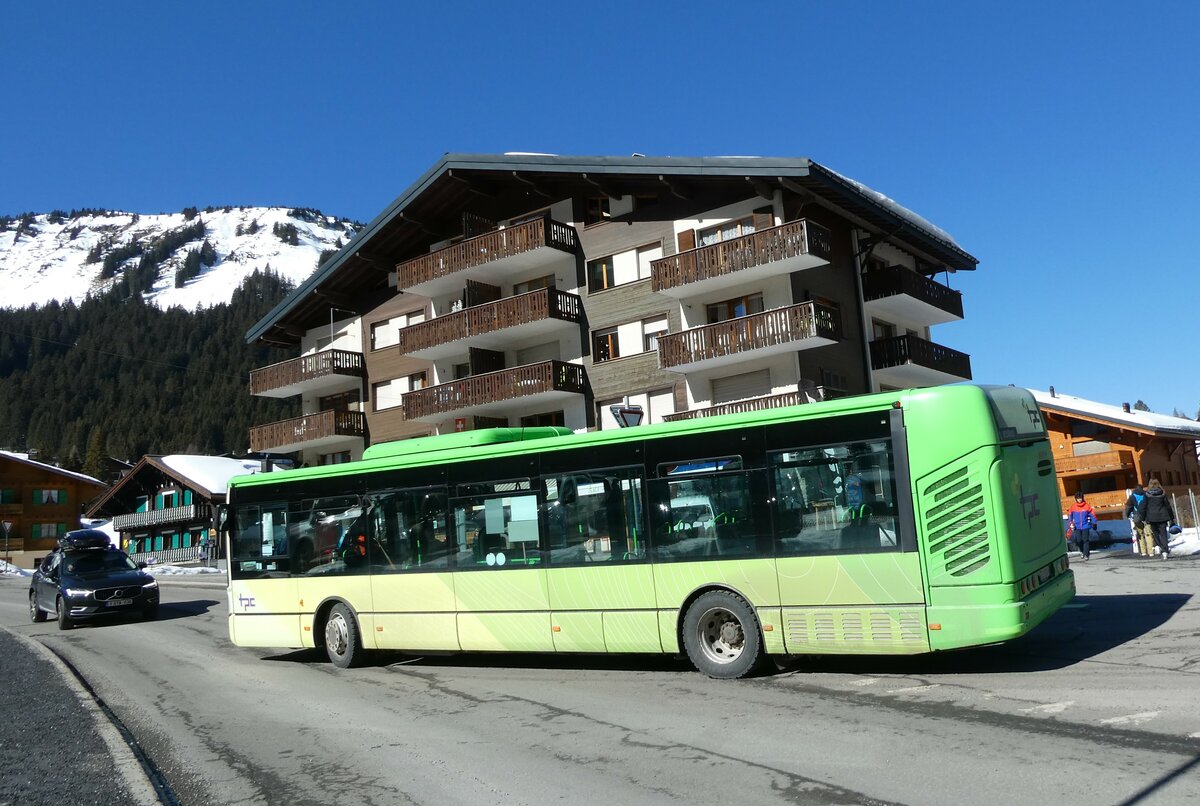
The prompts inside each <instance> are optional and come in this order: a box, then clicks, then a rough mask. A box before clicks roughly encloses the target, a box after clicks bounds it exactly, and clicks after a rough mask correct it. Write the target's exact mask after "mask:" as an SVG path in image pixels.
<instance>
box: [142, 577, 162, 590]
mask: <svg viewBox="0 0 1200 806" xmlns="http://www.w3.org/2000/svg"><path fill="white" fill-rule="evenodd" d="M142 587H143V588H157V587H158V580H157V579H152V580H150V581H149V582H147V583H146V584H145V585H143V586H142Z"/></svg>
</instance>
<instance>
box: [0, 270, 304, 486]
mask: <svg viewBox="0 0 1200 806" xmlns="http://www.w3.org/2000/svg"><path fill="white" fill-rule="evenodd" d="M290 290H291V288H290V287H289V285H288V284H287V282H286V281H284V280H283V279H281V278H280V277H279V276H277V275H275V274H273V273H260V272H256V273H254V274H252V275H250V276H249V277H247V278H246V280H245V281H244V282H243V283H242V285H241V286H240V287H239V288H238V289H237V290H236V291H235V292H234V294H233V298H232V300H231V302H230V303H229V304H224V305H215V306H213V307H210V308H206V309H202V310H199V311H196V312H190V311H186V310H184V309H182V308H171V309H168V310H161V309H159V308H157V307H155V306H153V305H148V304H146V303H144V302H143V301H142V300H141V297H140V296H139V295H137V294H134V295H132V296H130V297H124V298H122V297H121V295H119V294H104V295H100V296H97V297H89V298H88V299H87V300H85V301H84V302H82V303H80V304H78V305H76V304H74V303H70V302H68V303H65V304H64V303H57V302H54V303H50V304H47V305H44V306H34V307H31V308H22V309H0V448H3V449H7V450H12V451H19V452H26V451H29V450H30V449H35V450H36V451H37V452H38V460H39V461H42V462H47V463H50V464H58V465H61V466H62V467H65V468H68V469H73V470H80V469H83V467H84V464H85V458H86V457H87V456H88V453H89V446H90V448H91V453H92V456H93V457H95V456H96V455H97V454H98V453H102V454H103V455H106V456H112V457H116V458H118V459H122V460H126V461H131V462H132V461H137V460H138V459H140V458H141V457H142V455H144V454H147V453H150V454H170V453H196V454H213V455H218V454H225V453H235V454H241V453H244V452H245V451H246V450H247V449H248V445H249V429H250V427H251V426H252V425H262V424H264V423H268V422H273V421H275V420H281V419H286V418H288V417H291V416H296V415H298V414H299V412H300V404H299V400H298V399H293V400H283V401H280V400H274V399H269V398H256V397H252V396H251V395H250V394H249V391H248V389H249V379H250V370H252V369H256V368H259V367H264V366H267V365H269V364H273V363H276V362H278V361H283V360H286V359H288V358H294V357H295V354H294V353H289V352H287V351H284V350H279V349H274V348H267V347H262V346H257V345H254V346H252V345H248V344H246V341H245V334H246V331H248V330H249V329H250V328H251V327H252V326H253V325H254V323H255V322H257V321H258V320H259V319H261V318H262V317H263V316H264V315H266V314H267V313H268V312H269V311H270V310H271V309H272V308H273V307H274V306H275V305H276V304H278V303H279V302H280V301H281V300H282V299H283V298H284V297H285V296H286V295H287V293H288V292H289V291H290ZM0 303H2V301H0Z"/></svg>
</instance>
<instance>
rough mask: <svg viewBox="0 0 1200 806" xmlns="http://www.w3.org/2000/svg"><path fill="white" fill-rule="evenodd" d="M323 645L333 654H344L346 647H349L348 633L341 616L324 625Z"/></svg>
mask: <svg viewBox="0 0 1200 806" xmlns="http://www.w3.org/2000/svg"><path fill="white" fill-rule="evenodd" d="M325 645H326V646H327V647H329V650H330V651H331V652H333V653H335V654H338V655H344V654H346V647H348V646H349V645H350V631H349V630H348V629H347V628H346V622H345V621H344V620H343V619H342V617H341V616H334V617H333V618H331V619H330V620H329V622H328V623H327V624H326V625H325Z"/></svg>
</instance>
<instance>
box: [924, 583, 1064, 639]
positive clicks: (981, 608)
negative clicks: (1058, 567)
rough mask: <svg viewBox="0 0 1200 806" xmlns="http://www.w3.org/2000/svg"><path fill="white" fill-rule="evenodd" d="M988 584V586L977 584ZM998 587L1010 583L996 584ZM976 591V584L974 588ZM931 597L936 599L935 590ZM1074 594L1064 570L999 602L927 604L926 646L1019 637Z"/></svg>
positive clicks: (1006, 588)
mask: <svg viewBox="0 0 1200 806" xmlns="http://www.w3.org/2000/svg"><path fill="white" fill-rule="evenodd" d="M980 587H990V586H980ZM995 587H996V588H997V591H998V592H999V591H1008V590H1011V588H1012V586H1011V585H997V586H995ZM975 590H976V592H978V591H979V588H976V589H975ZM931 598H933V599H934V600H935V601H936V599H937V591H935V592H934V595H933V597H931ZM1073 598H1075V574H1074V573H1073V572H1071V571H1069V570H1068V571H1066V572H1064V573H1062V574H1059V575H1058V576H1056V577H1055V578H1054V579H1053V580H1052V581H1051V582H1049V583H1048V584H1046V585H1044V586H1042V587H1041V588H1038V589H1037V590H1036V591H1034V592H1033V593H1031V594H1029V595H1028V596H1026V597H1025V598H1024V599H1022V600H1020V601H1017V602H1005V603H1002V604H977V605H954V604H947V605H930V606H929V607H927V608H926V610H925V612H926V618H927V621H928V624H929V648H930V649H931V650H934V651H937V650H940V649H960V648H962V647H968V646H981V645H984V644H994V643H999V642H1000V641H1008V640H1011V639H1013V638H1018V637H1020V636H1022V635H1024V634H1025V633H1027V632H1029V631H1030V630H1032V629H1033V628H1034V627H1036V626H1037V625H1039V624H1041V623H1042V622H1043V621H1045V620H1046V619H1048V618H1049V617H1050V616H1051V615H1053V614H1054V612H1055V611H1056V610H1058V609H1059V608H1060V607H1062V606H1063V605H1065V604H1066V603H1067V602H1069V601H1071V600H1072V599H1073Z"/></svg>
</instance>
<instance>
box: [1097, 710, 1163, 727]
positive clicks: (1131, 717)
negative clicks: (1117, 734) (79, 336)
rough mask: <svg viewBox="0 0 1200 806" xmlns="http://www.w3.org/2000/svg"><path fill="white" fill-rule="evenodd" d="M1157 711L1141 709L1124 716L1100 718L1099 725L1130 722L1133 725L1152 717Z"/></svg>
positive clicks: (1157, 713) (1156, 714) (1126, 723)
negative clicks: (1138, 712) (1139, 711)
mask: <svg viewBox="0 0 1200 806" xmlns="http://www.w3.org/2000/svg"><path fill="white" fill-rule="evenodd" d="M1159 713H1160V712H1159V711H1143V712H1142V713H1140V714H1128V715H1126V716H1114V717H1110V718H1108V719H1101V720H1100V724H1101V725H1128V724H1129V723H1130V722H1132V723H1133V724H1135V725H1138V724H1141V723H1142V722H1145V721H1146V720H1148V719H1154V718H1155V717H1156V716H1158V715H1159Z"/></svg>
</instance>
